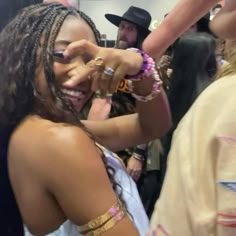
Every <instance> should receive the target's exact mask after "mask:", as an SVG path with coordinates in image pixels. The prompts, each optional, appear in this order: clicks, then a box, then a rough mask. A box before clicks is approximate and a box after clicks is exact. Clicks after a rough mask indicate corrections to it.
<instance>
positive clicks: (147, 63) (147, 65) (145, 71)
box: [125, 48, 155, 81]
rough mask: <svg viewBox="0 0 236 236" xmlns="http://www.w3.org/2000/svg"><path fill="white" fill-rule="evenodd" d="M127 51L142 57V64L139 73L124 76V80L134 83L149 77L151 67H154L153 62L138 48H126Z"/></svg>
mask: <svg viewBox="0 0 236 236" xmlns="http://www.w3.org/2000/svg"><path fill="white" fill-rule="evenodd" d="M127 50H129V51H134V52H137V53H139V54H140V55H141V56H142V57H143V64H142V67H141V69H140V71H139V72H138V73H137V74H136V75H126V76H125V79H128V80H133V81H135V80H140V79H142V77H143V76H149V75H150V73H151V70H152V68H153V66H154V67H155V62H154V60H153V59H152V58H151V57H149V56H148V55H147V54H146V53H145V52H143V51H142V50H140V49H138V48H128V49H127Z"/></svg>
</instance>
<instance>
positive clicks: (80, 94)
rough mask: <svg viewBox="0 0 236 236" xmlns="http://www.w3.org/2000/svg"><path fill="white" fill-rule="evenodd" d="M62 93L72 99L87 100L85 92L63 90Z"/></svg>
mask: <svg viewBox="0 0 236 236" xmlns="http://www.w3.org/2000/svg"><path fill="white" fill-rule="evenodd" d="M61 91H62V93H63V94H64V95H65V96H66V97H69V98H70V99H83V98H85V92H84V91H77V90H72V89H62V90H61Z"/></svg>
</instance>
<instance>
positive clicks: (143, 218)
mask: <svg viewBox="0 0 236 236" xmlns="http://www.w3.org/2000/svg"><path fill="white" fill-rule="evenodd" d="M102 149H103V151H104V155H105V157H106V159H107V163H108V164H109V165H110V166H112V167H113V168H114V169H115V175H114V178H115V180H116V182H117V183H118V184H119V185H121V186H122V190H121V191H122V196H123V199H124V201H125V202H126V206H127V210H128V212H129V214H130V219H131V220H132V222H133V224H134V225H135V227H136V228H137V230H138V232H139V234H140V236H144V235H145V233H146V232H148V229H149V221H148V217H147V215H146V213H145V210H144V208H143V205H142V202H141V200H140V197H139V194H138V191H137V188H136V184H135V182H134V181H133V180H132V178H131V177H130V176H129V174H128V173H127V172H126V169H125V167H124V166H123V164H122V162H121V161H120V160H119V159H118V158H117V157H116V155H115V154H114V153H112V152H110V151H108V150H107V149H105V148H102ZM117 194H119V192H118V193H117ZM25 236H33V235H32V234H31V233H29V231H28V230H27V229H25ZM45 236H82V235H81V234H79V232H78V231H77V228H76V225H74V224H73V223H72V222H70V221H69V220H67V221H66V222H65V223H64V224H63V225H61V226H60V227H59V228H58V229H57V230H56V231H54V232H52V233H50V234H47V235H45Z"/></svg>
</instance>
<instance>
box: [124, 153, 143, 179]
mask: <svg viewBox="0 0 236 236" xmlns="http://www.w3.org/2000/svg"><path fill="white" fill-rule="evenodd" d="M142 169H143V161H141V160H137V159H135V158H134V157H132V156H131V157H130V158H129V160H128V163H127V171H128V173H129V175H130V176H131V177H132V178H133V180H134V181H135V182H137V181H138V180H139V178H140V175H141V173H142Z"/></svg>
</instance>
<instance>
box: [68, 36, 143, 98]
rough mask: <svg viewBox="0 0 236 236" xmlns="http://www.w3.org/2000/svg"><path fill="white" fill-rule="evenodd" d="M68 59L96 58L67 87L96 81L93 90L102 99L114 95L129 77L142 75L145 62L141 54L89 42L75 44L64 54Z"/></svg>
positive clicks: (81, 41) (82, 68) (69, 81)
mask: <svg viewBox="0 0 236 236" xmlns="http://www.w3.org/2000/svg"><path fill="white" fill-rule="evenodd" d="M64 56H65V57H68V58H75V57H82V58H88V57H89V58H92V60H90V61H88V62H87V63H86V64H85V66H83V67H81V68H77V69H76V71H75V73H72V74H73V76H72V77H71V78H70V79H69V80H68V81H66V82H65V83H64V85H65V86H68V87H74V86H76V85H77V84H79V83H80V82H82V81H84V80H86V79H90V78H91V79H92V87H91V88H92V90H94V91H97V90H100V91H101V95H102V96H104V95H105V94H106V93H108V92H109V93H113V92H114V91H115V89H116V88H117V86H118V85H119V83H120V81H121V79H123V78H124V77H125V75H127V74H129V75H135V74H137V73H138V72H139V71H140V68H141V66H142V64H143V58H142V56H141V55H140V54H139V53H136V52H133V51H128V50H120V49H113V48H102V47H98V46H96V45H94V44H92V43H90V42H88V41H86V40H80V41H77V42H73V43H71V44H70V45H69V46H68V47H67V49H66V50H65V52H64Z"/></svg>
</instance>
